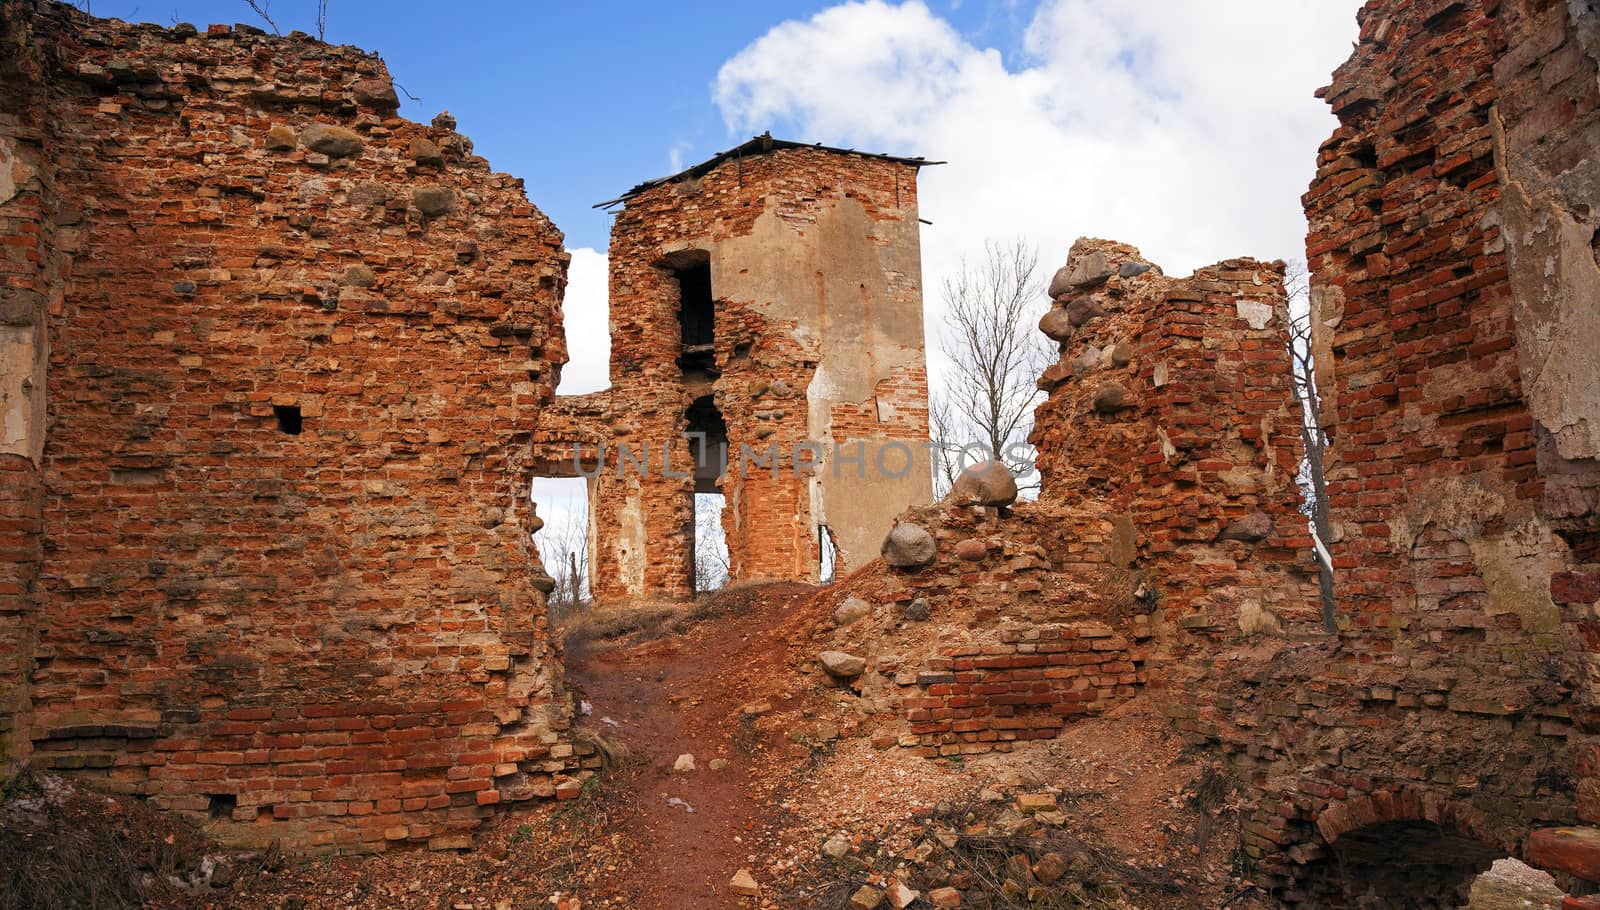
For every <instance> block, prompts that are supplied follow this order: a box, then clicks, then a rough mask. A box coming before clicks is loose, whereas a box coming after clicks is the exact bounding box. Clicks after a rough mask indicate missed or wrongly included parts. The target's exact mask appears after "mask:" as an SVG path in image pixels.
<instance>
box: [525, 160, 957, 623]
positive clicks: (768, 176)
mask: <svg viewBox="0 0 1600 910" xmlns="http://www.w3.org/2000/svg"><path fill="white" fill-rule="evenodd" d="M926 164H928V162H926V161H924V160H922V159H920V158H896V157H890V156H886V155H870V154H864V153H861V152H855V151H851V150H846V149H835V148H827V147H824V146H820V145H815V146H808V145H800V144H797V143H793V142H784V141H781V140H775V139H772V138H771V137H770V136H760V137H757V138H755V139H752V140H751V141H749V142H746V143H744V144H743V145H740V146H739V147H737V148H734V149H731V150H729V151H727V152H723V153H722V154H720V155H717V156H715V157H713V158H711V159H710V160H708V161H706V162H704V163H701V164H698V165H695V166H694V167H691V168H689V169H688V170H685V171H683V172H681V173H679V174H675V175H673V176H671V177H666V178H662V179H659V180H653V181H650V182H648V183H644V184H640V185H639V186H636V187H634V188H633V189H631V190H629V191H628V192H627V193H625V194H623V195H622V196H621V197H620V198H618V199H616V200H614V201H613V202H612V203H607V205H612V204H616V203H621V204H622V205H623V208H622V209H621V211H619V212H618V213H617V218H616V222H615V224H614V226H613V228H612V235H611V259H610V262H611V287H610V291H611V341H612V348H611V351H612V353H611V383H612V385H611V388H610V389H609V390H607V391H605V392H599V393H595V394H591V395H581V396H563V397H561V398H558V399H557V406H556V407H555V408H552V409H549V410H547V411H544V412H542V413H541V414H540V425H539V428H538V434H537V442H538V445H537V448H538V450H539V452H540V453H541V455H540V461H541V467H542V469H544V470H545V471H546V472H547V473H548V474H550V475H552V476H562V475H566V476H571V475H574V474H580V473H581V474H587V475H588V476H589V477H590V503H591V505H590V510H591V519H592V520H591V522H590V527H591V548H592V553H591V555H592V559H591V565H592V566H593V579H594V591H595V594H596V595H597V596H598V597H601V598H602V599H604V598H612V597H619V596H630V595H631V596H637V595H641V594H646V595H666V596H682V595H685V594H689V593H692V592H693V590H694V564H695V560H694V548H695V529H694V494H696V493H722V494H723V495H724V496H725V502H726V505H725V508H724V511H723V518H722V521H723V527H724V529H725V532H726V535H727V543H728V556H729V576H730V578H731V579H732V580H751V579H763V578H766V579H771V578H790V579H811V580H815V579H817V578H818V577H819V575H820V574H821V573H822V567H823V564H824V562H825V560H826V556H825V551H828V550H830V549H831V550H832V551H833V553H834V554H835V555H836V561H835V565H837V567H838V568H839V569H841V570H842V569H846V568H854V567H857V566H860V565H861V564H863V563H864V562H866V561H867V560H869V559H871V558H872V557H874V556H875V555H876V553H877V550H876V548H877V545H878V542H879V540H880V538H881V537H882V534H883V529H884V528H885V527H886V526H887V525H888V523H889V520H890V518H891V517H892V516H893V515H895V514H896V513H898V512H899V511H901V510H902V509H904V508H906V507H907V506H908V505H914V504H920V503H923V502H926V501H927V500H928V498H929V495H930V475H929V469H928V455H927V449H926V447H925V442H926V440H927V437H928V399H927V371H926V366H925V361H924V356H923V337H922V286H921V268H922V266H921V253H920V243H919V223H918V217H917V184H916V178H917V171H918V169H919V168H920V167H922V166H924V165H926ZM574 446H577V451H578V452H579V453H581V454H579V455H578V456H577V457H575V456H574ZM724 453H725V456H724Z"/></svg>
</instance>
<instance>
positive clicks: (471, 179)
mask: <svg viewBox="0 0 1600 910" xmlns="http://www.w3.org/2000/svg"><path fill="white" fill-rule="evenodd" d="M0 9H3V13H4V16H5V26H6V32H7V39H8V40H7V48H8V49H7V54H8V55H10V54H12V53H14V50H13V49H14V48H21V49H22V51H20V52H19V53H27V54H33V55H34V56H33V57H31V58H29V59H36V60H38V61H43V62H41V63H40V65H39V66H38V67H36V68H34V69H33V70H32V71H29V72H28V73H26V74H25V75H26V77H27V81H26V86H25V88H24V89H23V90H22V93H21V97H25V98H29V99H31V100H30V101H29V104H30V106H29V107H28V108H27V109H26V111H17V110H12V109H9V108H8V109H7V110H5V111H4V112H3V116H4V117H5V118H6V119H5V120H3V121H0V127H3V129H0V147H3V148H5V149H6V154H7V156H8V157H15V156H16V155H17V154H19V151H18V150H19V149H20V154H22V155H24V156H29V155H31V156H34V157H36V158H40V159H43V160H45V161H46V162H47V164H48V167H49V173H48V174H45V175H44V176H43V177H34V178H31V179H29V180H28V181H27V182H26V184H25V185H24V186H23V187H22V191H21V192H20V193H19V194H17V195H16V196H14V197H6V196H3V195H0V219H4V220H0V229H3V230H0V236H4V237H5V238H6V239H7V246H6V249H7V250H8V251H9V250H11V249H13V248H18V249H23V256H22V257H21V259H20V261H21V262H23V264H24V265H26V264H27V263H29V262H35V261H37V260H36V256H35V254H34V253H33V252H32V249H33V248H34V247H37V246H40V245H42V242H40V241H34V245H33V247H29V248H23V247H21V246H17V247H14V246H13V244H12V243H11V239H10V238H12V237H14V236H24V237H26V236H27V235H29V233H30V232H29V229H28V224H29V221H30V219H31V220H32V221H35V222H38V221H41V220H42V221H43V222H45V223H48V224H49V225H51V226H52V227H53V230H54V253H55V255H56V257H58V258H59V257H65V258H66V262H65V264H64V265H63V267H62V268H61V269H60V270H59V274H58V275H56V276H55V277H49V276H46V275H39V274H29V273H28V271H27V269H26V268H18V267H17V265H16V263H18V262H19V259H18V258H17V257H15V256H13V255H12V254H10V253H9V252H8V254H7V256H6V258H5V260H4V261H5V262H6V263H7V265H6V266H5V271H4V272H0V279H3V281H4V286H5V288H6V297H5V298H4V303H5V305H6V312H7V313H8V314H10V312H11V308H12V307H13V305H14V302H15V301H16V300H17V299H18V298H19V294H20V295H21V296H22V297H24V298H26V297H28V296H29V295H37V294H44V295H45V297H46V299H47V301H48V320H47V326H48V335H49V337H48V350H49V365H48V371H47V377H46V379H45V385H46V388H45V389H44V390H42V391H44V392H45V393H46V395H47V398H48V419H49V424H48V434H47V435H46V436H45V437H44V438H43V439H42V446H41V449H42V450H41V451H39V452H38V453H36V454H35V455H34V457H33V458H32V459H29V462H28V463H27V464H22V465H21V466H20V469H19V470H15V471H13V470H10V468H11V466H12V465H11V463H12V462H13V461H16V459H17V456H15V455H3V456H0V457H5V458H7V459H9V460H8V462H7V468H8V470H7V471H6V472H5V476H6V477H7V478H11V477H22V478H23V480H22V482H21V483H20V484H13V483H10V482H7V483H6V484H4V485H3V487H0V490H3V492H0V503H4V504H5V508H6V510H7V512H6V515H5V517H4V521H5V522H6V523H5V524H4V525H0V535H3V540H0V542H3V543H4V544H5V547H4V549H3V551H0V552H3V553H4V554H5V557H6V559H7V560H8V561H9V562H11V563H15V562H17V554H18V553H19V552H20V553H21V555H22V557H23V559H22V562H24V563H26V561H27V559H28V558H30V556H31V553H29V552H24V551H25V549H26V547H27V546H28V545H30V544H32V543H37V542H40V541H42V559H41V560H40V562H39V570H38V577H37V581H36V582H34V583H33V588H32V590H33V593H34V599H33V609H35V610H36V611H37V620H38V621H37V623H36V626H37V630H38V634H37V641H35V642H32V643H31V644H29V645H28V650H29V651H30V652H31V653H28V654H24V655H22V661H23V663H25V664H27V665H28V671H27V672H28V679H29V682H30V685H29V686H28V689H27V691H26V693H21V697H22V698H24V699H28V700H31V713H26V714H20V715H17V718H18V720H19V722H20V723H22V724H23V725H24V726H21V727H19V729H18V730H17V731H16V733H15V735H17V736H19V737H26V738H27V740H28V742H29V743H30V744H31V746H32V749H33V753H34V758H35V760H36V761H39V762H41V763H43V764H44V765H46V766H49V767H54V768H58V769H63V770H77V771H80V773H85V774H91V775H93V776H96V777H98V778H100V779H101V780H102V782H103V783H104V784H105V785H107V786H110V787H112V788H113V789H116V790H119V791H124V792H129V793H137V794H140V795H143V796H147V797H149V798H150V799H151V800H152V801H153V802H155V803H157V804H158V805H161V806H164V807H168V808H173V809H177V810H181V811H186V812H190V813H196V814H200V815H204V814H206V813H208V812H209V813H210V815H211V816H212V817H214V818H216V819H217V820H218V822H219V828H218V832H219V833H220V834H221V835H222V836H224V837H226V838H228V839H230V840H234V841H239V842H248V843H266V842H268V841H272V840H279V839H281V840H282V841H283V842H284V843H286V844H289V845H292V846H296V847H302V848H306V847H312V848H331V849H339V850H373V849H381V848H383V847H384V846H385V845H386V844H388V843H394V842H410V843H426V844H430V845H432V846H435V847H449V846H459V845H462V844H464V841H465V836H466V835H467V834H468V833H469V832H470V831H471V830H472V829H473V828H474V827H475V826H476V825H477V824H479V822H480V820H481V819H482V818H483V817H485V816H486V815H487V814H488V813H490V812H492V811H493V808H494V806H495V805H496V804H497V803H501V802H509V801H515V800H521V799H529V798H533V797H535V796H539V795H549V794H551V793H553V792H555V791H556V790H557V788H558V787H565V788H567V789H568V790H569V791H575V789H576V780H575V779H571V778H569V777H568V776H567V775H568V773H569V772H573V773H576V772H578V771H579V765H580V758H579V756H576V755H574V749H573V746H572V745H570V744H569V743H567V742H565V740H564V736H563V730H564V728H565V726H566V723H567V714H568V709H567V706H566V704H565V703H564V697H563V695H562V691H561V685H560V674H559V665H558V661H557V655H555V654H554V653H553V651H552V645H551V643H550V642H549V640H548V638H549V636H548V630H547V624H546V619H545V616H544V609H543V601H542V598H541V597H540V596H539V595H538V594H537V593H536V592H534V591H533V590H532V589H531V588H530V587H529V581H530V577H531V575H532V573H533V572H534V571H535V569H536V561H535V560H534V558H533V557H532V556H531V546H530V539H529V534H528V530H529V528H528V524H527V518H528V509H527V489H528V486H527V483H528V478H529V476H530V464H529V462H530V458H531V446H530V433H531V428H532V427H533V426H534V424H535V422H536V415H537V413H538V410H539V408H540V407H541V406H542V405H544V404H546V403H548V402H549V401H550V400H551V399H552V397H553V384H554V373H555V368H556V367H557V366H558V365H559V362H560V361H562V360H564V359H565V353H564V350H563V348H562V346H561V345H560V343H559V340H558V339H559V338H560V331H561V320H560V310H559V303H560V298H561V293H562V289H563V286H564V283H565V267H566V262H567V257H566V254H565V253H564V252H562V249H561V245H562V238H561V234H560V233H559V232H558V231H557V230H556V229H555V228H554V227H553V226H552V225H551V224H550V222H549V220H548V219H546V218H545V217H544V216H543V215H542V214H541V213H540V212H539V211H538V210H537V209H536V208H534V206H533V205H531V204H530V203H529V202H528V200H527V197H526V195H525V194H524V192H523V189H522V185H521V181H519V180H517V179H514V178H512V177H509V176H506V175H503V174H495V173H493V172H491V171H490V170H489V168H488V165H487V163H486V162H485V161H484V160H483V159H481V158H478V157H475V156H474V155H472V152H471V143H470V141H468V140H467V139H466V138H465V137H464V136H462V135H460V134H459V133H457V132H455V130H454V122H453V121H452V120H451V119H450V118H448V117H446V116H441V117H440V118H439V119H436V120H435V122H434V125H433V126H432V127H428V126H423V125H420V124H416V123H412V122H410V121H407V120H404V119H401V118H399V117H398V116H396V114H395V111H396V108H397V102H396V99H395V95H394V91H393V88H392V87H391V84H390V81H389V78H388V74H387V73H386V72H385V70H384V67H383V65H382V63H381V61H379V60H378V59H377V58H376V57H375V56H372V55H369V54H366V53H363V52H360V51H357V50H355V49H353V48H348V47H331V46H328V45H324V44H321V43H318V42H315V41H312V40H310V39H308V38H305V37H303V36H299V37H296V36H291V37H290V38H287V39H275V38H270V37H268V36H265V35H263V34H261V33H260V32H257V31H255V30H252V29H248V28H242V27H241V28H237V29H229V28H227V27H212V28H211V29H210V30H208V31H207V32H205V33H197V32H196V30H194V29H193V28H191V27H186V26H178V27H175V28H160V27H156V26H148V25H143V26H129V25H125V24H122V23H118V22H111V21H105V20H96V19H92V18H90V17H87V16H84V15H82V14H80V13H78V12H76V11H75V10H72V9H70V8H69V7H66V6H64V5H59V4H53V3H47V2H40V0H20V2H19V0H12V2H8V3H6V4H5V6H4V7H3V8H0ZM4 94H5V95H6V98H7V101H8V103H9V102H10V101H11V100H12V99H14V98H16V97H19V96H18V95H14V94H13V92H12V88H11V84H10V83H9V82H8V87H7V91H6V92H5V93H4ZM24 113H25V114H26V115H27V116H29V117H30V121H29V123H27V124H26V125H24V124H23V123H21V122H20V121H19V119H18V117H19V115H21V114H24ZM17 172H18V171H17V169H16V168H15V167H13V169H12V173H13V174H15V173H17ZM41 173H43V172H41ZM45 190H49V191H50V193H49V194H46V193H45V192H44V191H45ZM30 239H31V238H30ZM48 254H49V251H45V252H43V253H41V254H39V255H41V256H48ZM6 323H7V325H8V326H9V325H13V324H15V321H14V320H12V319H11V318H10V316H9V315H8V316H7V319H6ZM6 392H7V394H8V395H9V394H11V392H12V390H11V388H10V387H9V386H8V387H7V390H6ZM33 470H36V471H37V476H38V477H39V478H40V482H41V483H42V488H43V489H42V493H43V496H42V499H43V501H42V506H43V508H42V512H41V513H39V514H42V535H39V536H35V535H33V534H31V533H30V532H31V528H29V527H28V526H27V525H26V522H27V521H29V520H36V518H37V516H35V515H34V513H33V512H31V511H30V509H31V506H30V505H29V502H30V501H31V500H30V496H29V493H28V491H29V483H28V479H27V478H28V477H29V476H30V471H33ZM18 489H20V490H21V491H22V492H21V494H20V495H18V494H16V493H15V492H14V490H18ZM15 503H20V504H21V505H14V504H15ZM13 513H15V514H13ZM18 520H21V521H22V522H23V524H22V525H17V524H15V522H16V521H18ZM19 530H20V531H21V532H22V545H21V546H20V547H18V546H12V542H13V540H15V539H16V538H15V536H14V534H13V532H15V531H19ZM23 574H26V573H25V571H24V572H22V573H19V572H17V571H13V570H10V569H8V574H7V575H6V576H4V577H3V578H0V584H6V585H10V586H12V587H7V588H0V596H4V597H6V598H8V600H7V601H6V602H5V604H0V607H4V609H0V623H5V624H6V625H5V626H0V631H4V633H5V635H4V636H0V640H3V641H7V642H8V645H7V646H8V647H9V641H10V640H11V639H12V638H18V636H13V635H11V633H10V629H11V627H12V626H11V624H12V617H13V616H14V615H16V613H17V611H15V610H13V609H11V607H10V605H11V604H12V603H14V601H12V600H10V599H9V598H13V597H15V596H17V594H18V593H19V592H20V593H26V588H27V579H26V578H23V577H21V575H23ZM5 653H8V652H6V651H5V650H4V649H3V648H0V654H5ZM6 659H7V660H13V659H14V658H6ZM16 678H18V677H17V676H16V675H13V673H12V672H11V671H10V670H9V668H8V676H7V682H8V683H11V682H12V680H13V679H16ZM18 695H19V693H18V692H17V691H16V689H15V687H14V683H13V684H12V685H9V686H8V692H7V696H8V697H9V698H12V699H16V698H17V697H18Z"/></svg>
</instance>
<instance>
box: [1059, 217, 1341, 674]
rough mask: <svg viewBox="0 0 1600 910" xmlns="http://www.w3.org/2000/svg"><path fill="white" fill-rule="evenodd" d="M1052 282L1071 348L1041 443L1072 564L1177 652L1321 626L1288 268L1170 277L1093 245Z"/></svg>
mask: <svg viewBox="0 0 1600 910" xmlns="http://www.w3.org/2000/svg"><path fill="white" fill-rule="evenodd" d="M1050 290H1051V294H1052V297H1054V299H1055V304H1054V306H1053V307H1052V308H1051V310H1050V311H1049V312H1048V313H1047V314H1045V316H1044V317H1043V318H1042V319H1041V320H1040V328H1041V330H1042V331H1043V332H1044V333H1045V334H1046V335H1048V336H1049V337H1050V338H1051V339H1052V340H1054V341H1056V342H1057V343H1058V346H1059V348H1060V353H1061V356H1060V359H1059V360H1058V361H1057V362H1056V363H1055V364H1054V365H1052V366H1051V367H1049V368H1048V369H1046V370H1045V372H1044V375H1043V376H1042V377H1041V378H1040V380H1039V386H1040V388H1042V389H1044V390H1045V391H1046V392H1047V393H1048V398H1047V399H1046V400H1045V401H1044V403H1043V404H1041V405H1040V406H1039V408H1038V410H1037V412H1036V414H1035V417H1034V431H1033V434H1032V436H1031V438H1030V442H1032V443H1033V444H1034V445H1035V446H1037V448H1038V451H1039V462H1038V463H1039V471H1040V474H1041V475H1042V478H1043V490H1042V492H1041V493H1040V501H1041V502H1044V503H1052V504H1054V505H1055V506H1056V507H1057V508H1059V509H1060V510H1061V511H1062V522H1063V534H1062V537H1063V539H1064V540H1065V541H1067V543H1066V544H1065V546H1066V547H1067V553H1066V555H1065V557H1064V559H1063V564H1064V565H1065V566H1069V567H1070V568H1071V570H1072V571H1074V572H1078V573H1082V574H1083V575H1084V576H1086V577H1089V578H1098V579H1102V580H1103V583H1104V584H1105V585H1106V587H1107V590H1108V591H1114V592H1115V595H1116V596H1117V597H1119V598H1122V599H1125V600H1129V601H1131V602H1133V603H1135V604H1136V606H1137V608H1138V609H1139V610H1140V611H1142V612H1144V613H1148V614H1149V615H1150V617H1151V619H1150V628H1151V631H1152V633H1153V634H1155V635H1156V636H1157V637H1158V638H1159V639H1160V640H1161V641H1162V642H1163V650H1164V651H1166V652H1169V653H1170V654H1171V655H1174V656H1177V655H1182V654H1183V653H1185V652H1187V651H1189V650H1191V649H1194V648H1201V649H1207V648H1211V647H1214V646H1216V645H1219V644H1223V643H1228V642H1238V641H1245V640H1249V639H1250V638H1251V637H1253V636H1257V635H1261V634H1278V633H1288V634H1304V633H1305V632H1307V631H1310V630H1314V629H1315V628H1316V627H1317V625H1318V618H1317V611H1316V605H1315V604H1316V601H1315V597H1314V596H1310V594H1309V591H1310V589H1309V588H1308V585H1310V584H1311V583H1312V582H1311V579H1312V578H1313V577H1314V574H1313V573H1314V565H1313V563H1312V562H1311V542H1310V538H1309V536H1308V534H1307V530H1306V521H1305V516H1304V515H1303V514H1301V513H1300V511H1299V502H1300V494H1299V490H1298V489H1297V487H1296V483H1295V478H1296V476H1297V474H1298V472H1299V469H1300V461H1301V457H1302V453H1303V449H1304V446H1303V444H1302V441H1301V438H1300V413H1299V406H1298V404H1297V403H1296V401H1295V393H1294V389H1293V378H1292V373H1291V370H1290V366H1289V363H1290V361H1289V354H1288V343H1289V331H1288V306H1287V301H1286V299H1285V296H1284V290H1283V267H1282V264H1281V263H1263V262H1257V261H1255V260H1250V259H1234V260H1228V261H1225V262H1222V263H1219V264H1217V265H1214V266H1209V267H1206V268H1203V269H1199V270H1197V271H1196V272H1195V273H1194V274H1193V275H1192V276H1190V277H1188V278H1171V277H1168V276H1166V275H1163V274H1162V273H1161V270H1160V269H1159V268H1157V267H1155V266H1153V265H1152V264H1151V263H1149V262H1147V261H1146V260H1144V259H1143V258H1142V257H1141V256H1140V255H1139V252H1138V251H1137V250H1135V249H1134V248H1133V247H1130V246H1126V245H1123V244H1116V243H1110V242H1107V241H1100V240H1088V239H1084V240H1079V241H1078V242H1077V243H1075V244H1074V245H1073V248H1072V252H1071V255H1070V256H1069V258H1068V262H1067V264H1066V265H1065V266H1063V267H1062V269H1061V270H1060V271H1059V272H1058V273H1057V275H1056V276H1055V278H1054V280H1053V281H1052V284H1051V288H1050ZM1136 592H1138V593H1137V594H1136Z"/></svg>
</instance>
